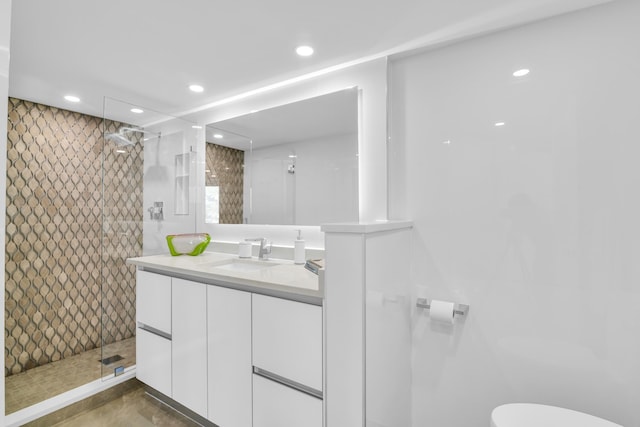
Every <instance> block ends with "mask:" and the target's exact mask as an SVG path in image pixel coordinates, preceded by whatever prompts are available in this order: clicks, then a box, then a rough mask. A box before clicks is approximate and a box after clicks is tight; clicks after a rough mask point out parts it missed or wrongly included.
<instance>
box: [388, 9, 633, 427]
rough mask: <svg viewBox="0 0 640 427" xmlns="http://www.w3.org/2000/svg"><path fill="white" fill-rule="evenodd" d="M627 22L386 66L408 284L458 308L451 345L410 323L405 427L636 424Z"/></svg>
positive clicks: (574, 19) (539, 27) (577, 19)
mask: <svg viewBox="0 0 640 427" xmlns="http://www.w3.org/2000/svg"><path fill="white" fill-rule="evenodd" d="M639 16H640V2H637V1H635V0H619V1H616V2H613V3H609V4H606V5H603V6H598V7H595V8H593V9H588V10H585V11H581V12H576V13H573V14H569V15H565V16H561V17H557V18H553V19H550V20H547V21H543V22H540V23H535V24H531V25H529V26H526V27H521V28H517V29H513V30H510V31H505V32H501V33H497V34H495V35H491V36H487V37H484V38H481V39H476V40H471V41H468V42H464V43H460V44H457V45H453V46H450V47H446V48H443V49H440V50H436V51H432V52H426V53H421V54H419V55H416V56H412V57H405V58H400V59H398V60H396V61H394V64H393V67H392V73H393V74H392V78H391V81H392V85H391V91H392V92H391V93H392V98H393V101H392V111H391V114H392V115H391V126H392V138H391V146H392V150H391V158H392V161H391V164H390V176H391V183H390V189H391V199H390V206H391V216H392V217H400V218H410V219H413V220H414V224H415V233H414V236H413V255H412V266H413V267H412V279H411V280H412V283H413V285H414V287H417V286H426V287H427V290H426V291H427V293H428V296H429V297H431V298H437V299H447V300H454V301H458V302H466V303H469V304H470V306H471V309H470V313H469V317H468V319H467V320H466V322H464V323H461V324H459V325H456V327H455V328H453V329H451V330H442V329H439V328H434V326H433V325H432V324H431V322H430V321H429V320H428V319H426V318H424V317H423V316H422V315H420V314H419V313H418V312H417V311H415V310H414V328H413V340H414V343H413V346H414V351H413V353H414V354H413V387H414V390H413V426H415V427H423V426H424V427H426V426H439V427H469V426H487V425H489V416H490V412H491V409H492V408H493V407H495V406H497V405H500V404H502V403H507V402H537V403H544V404H551V405H558V406H563V407H567V408H571V409H575V410H578V411H584V412H588V413H591V414H594V415H597V416H600V417H604V418H607V419H610V420H612V421H614V422H616V423H619V424H622V425H625V426H640V410H639V409H638V402H640V310H639V309H638V306H639V304H640V286H639V285H640V245H639V242H640V220H639V218H640V196H639V194H640V192H639V191H640V190H639V188H640V167H639V162H640V134H639V133H640V130H639V129H640V128H639V127H638V119H639V117H640V101H639V100H640V80H639V78H638V76H640V42H639V40H640V26H639V25H638V17H639ZM523 67H526V68H530V69H531V73H530V75H529V76H527V77H524V78H522V79H520V80H519V79H516V78H514V77H512V75H511V73H512V72H513V71H514V70H516V69H519V68H523ZM498 121H503V122H505V123H506V125H505V126H503V127H495V126H494V123H495V122H498ZM444 141H450V143H448V144H446V143H444Z"/></svg>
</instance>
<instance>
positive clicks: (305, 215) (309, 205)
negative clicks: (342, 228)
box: [245, 134, 358, 225]
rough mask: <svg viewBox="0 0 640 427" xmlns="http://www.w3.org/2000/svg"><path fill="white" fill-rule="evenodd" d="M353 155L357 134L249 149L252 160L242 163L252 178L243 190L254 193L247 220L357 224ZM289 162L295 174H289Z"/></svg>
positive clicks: (354, 156) (355, 179)
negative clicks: (293, 167)
mask: <svg viewBox="0 0 640 427" xmlns="http://www.w3.org/2000/svg"><path fill="white" fill-rule="evenodd" d="M357 153H358V136H357V135H355V134H345V135H332V136H327V137H323V138H316V139H311V140H304V141H297V142H292V143H287V144H279V145H275V146H270V147H265V148H261V149H257V150H255V149H254V150H252V151H251V154H250V155H249V157H250V161H248V162H245V173H246V176H250V177H251V182H250V183H248V182H245V195H246V194H247V188H251V190H252V191H251V195H252V196H251V219H250V222H251V223H253V224H302V225H309V224H323V223H332V222H346V221H353V222H355V221H357V220H358V157H357ZM290 155H295V156H296V157H295V159H292V158H290V157H289V156H290ZM292 164H295V173H293V174H291V173H289V171H288V167H289V166H290V165H292ZM245 206H247V203H246V202H245ZM247 214H248V212H245V216H246V215H247ZM283 220H284V221H283Z"/></svg>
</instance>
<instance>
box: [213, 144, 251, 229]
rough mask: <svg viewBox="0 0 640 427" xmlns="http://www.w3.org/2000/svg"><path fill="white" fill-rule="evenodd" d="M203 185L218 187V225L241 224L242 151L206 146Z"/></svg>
mask: <svg viewBox="0 0 640 427" xmlns="http://www.w3.org/2000/svg"><path fill="white" fill-rule="evenodd" d="M206 146H207V148H206V157H207V160H206V165H207V170H208V171H209V172H207V174H206V180H205V185H206V186H218V187H220V190H219V191H220V196H219V197H220V224H242V222H243V221H242V212H243V211H242V206H243V185H244V151H241V150H235V149H233V148H229V147H223V146H222V145H217V144H212V143H207V144H206Z"/></svg>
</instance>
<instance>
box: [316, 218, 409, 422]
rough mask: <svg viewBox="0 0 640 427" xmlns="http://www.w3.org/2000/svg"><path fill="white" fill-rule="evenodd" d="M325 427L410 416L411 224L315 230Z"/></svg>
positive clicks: (366, 224)
mask: <svg viewBox="0 0 640 427" xmlns="http://www.w3.org/2000/svg"><path fill="white" fill-rule="evenodd" d="M322 231H324V232H325V245H326V273H325V280H324V287H325V288H324V289H325V304H324V310H325V365H326V369H325V376H326V386H325V406H326V408H325V409H326V416H325V425H326V427H342V426H353V427H357V426H365V425H367V426H371V427H377V426H380V427H382V426H388V427H391V426H403V425H407V424H406V423H407V422H408V421H409V419H410V418H409V417H410V401H411V399H410V398H411V375H410V372H411V363H410V359H411V340H410V335H409V331H410V322H409V313H410V309H409V300H410V287H409V281H408V272H409V251H410V235H411V223H410V222H407V221H394V222H377V223H364V224H330V225H323V226H322Z"/></svg>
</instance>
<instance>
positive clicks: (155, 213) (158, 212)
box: [147, 202, 164, 221]
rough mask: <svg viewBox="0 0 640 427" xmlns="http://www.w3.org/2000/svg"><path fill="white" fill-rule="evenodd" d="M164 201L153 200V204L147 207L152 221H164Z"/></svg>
mask: <svg viewBox="0 0 640 427" xmlns="http://www.w3.org/2000/svg"><path fill="white" fill-rule="evenodd" d="M163 206H164V202H153V206H152V207H150V208H149V209H147V211H148V212H149V219H150V220H152V221H162V220H163V219H164V216H163V213H162V208H163Z"/></svg>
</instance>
